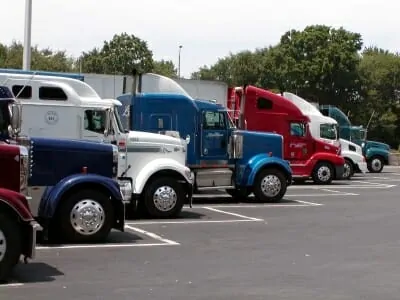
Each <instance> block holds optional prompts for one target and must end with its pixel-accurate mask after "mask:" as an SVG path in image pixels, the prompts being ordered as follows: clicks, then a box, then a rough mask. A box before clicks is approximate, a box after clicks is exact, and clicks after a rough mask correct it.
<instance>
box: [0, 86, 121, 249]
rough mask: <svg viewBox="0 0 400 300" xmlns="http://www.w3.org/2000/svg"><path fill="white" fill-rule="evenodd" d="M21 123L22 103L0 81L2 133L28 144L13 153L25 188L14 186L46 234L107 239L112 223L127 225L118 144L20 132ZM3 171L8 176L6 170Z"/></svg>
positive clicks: (65, 238) (12, 141)
mask: <svg viewBox="0 0 400 300" xmlns="http://www.w3.org/2000/svg"><path fill="white" fill-rule="evenodd" d="M50 120H53V121H54V119H50ZM21 123H22V109H21V104H20V103H18V102H17V101H16V100H15V98H14V95H13V94H12V92H11V90H10V89H9V88H8V87H6V86H0V139H1V140H2V141H4V142H6V143H9V144H10V145H20V146H24V147H25V148H26V149H27V151H24V152H21V155H20V156H19V157H16V158H15V159H18V160H19V163H20V164H21V165H22V166H23V170H24V172H21V173H20V180H21V185H22V186H23V187H24V189H23V190H21V189H20V187H19V186H17V185H16V184H14V186H13V187H12V190H13V191H15V192H22V193H23V194H24V195H26V197H27V199H28V201H29V202H28V203H29V207H30V209H31V211H32V213H33V215H34V217H35V219H36V220H37V221H38V223H39V224H40V225H41V226H42V227H43V233H44V235H43V236H44V238H45V239H47V238H52V237H54V238H57V239H61V240H63V241H68V242H95V241H104V240H105V239H106V238H107V236H108V234H109V232H110V231H111V229H112V228H115V229H117V230H120V231H124V223H125V213H124V205H123V202H122V200H123V197H122V194H121V191H120V188H119V184H118V181H117V172H118V147H117V146H115V145H111V144H101V143H96V142H89V141H77V140H66V139H59V138H57V139H55V138H54V139H50V138H42V137H29V136H24V135H20V132H21ZM105 132H109V127H108V126H106V128H105ZM25 148H21V149H25ZM100 162H101V163H100ZM26 170H27V171H26ZM2 176H3V179H4V180H6V179H7V176H8V173H7V172H3V175H2ZM25 187H27V188H25ZM10 188H11V187H10Z"/></svg>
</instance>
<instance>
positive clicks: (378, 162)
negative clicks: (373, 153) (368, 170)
mask: <svg viewBox="0 0 400 300" xmlns="http://www.w3.org/2000/svg"><path fill="white" fill-rule="evenodd" d="M371 166H372V169H373V170H374V171H379V170H380V169H381V167H382V162H381V160H380V159H378V158H374V159H373V160H372V162H371Z"/></svg>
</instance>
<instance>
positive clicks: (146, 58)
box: [81, 32, 153, 75]
mask: <svg viewBox="0 0 400 300" xmlns="http://www.w3.org/2000/svg"><path fill="white" fill-rule="evenodd" d="M81 61H82V69H83V71H84V72H87V73H103V74H104V73H108V74H121V75H131V74H132V71H133V69H137V70H138V71H139V72H151V71H152V70H153V52H152V51H151V50H150V49H149V48H148V45H147V42H146V41H144V40H142V39H140V38H138V37H136V36H135V35H133V34H131V35H129V34H127V33H126V32H123V33H121V34H115V35H114V36H113V38H112V39H111V40H110V41H104V44H103V47H102V48H101V49H98V48H94V49H92V50H91V51H89V52H84V53H83V54H82V60H81Z"/></svg>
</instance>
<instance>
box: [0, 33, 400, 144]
mask: <svg viewBox="0 0 400 300" xmlns="http://www.w3.org/2000/svg"><path fill="white" fill-rule="evenodd" d="M22 53H23V45H22V44H21V43H20V42H13V43H12V44H11V45H3V44H0V67H2V68H21V66H22ZM153 56H154V55H153V52H152V51H151V49H149V47H148V44H147V42H146V41H145V40H142V39H140V38H139V37H137V36H135V35H132V34H127V33H121V34H116V35H114V36H113V38H112V39H111V40H110V41H104V42H103V45H102V46H100V47H94V48H93V49H91V50H89V51H87V52H83V53H82V55H81V56H80V57H78V58H73V57H70V56H68V55H67V52H66V51H53V50H51V49H39V48H38V47H37V46H35V47H33V48H32V64H31V68H32V69H34V70H43V71H60V72H83V73H97V74H121V75H131V74H132V70H133V69H134V68H136V69H138V70H139V71H140V72H154V73H158V74H162V75H165V76H168V77H172V78H176V77H177V68H176V66H175V65H174V63H173V62H172V61H169V60H161V61H157V60H155V59H154V57H153ZM191 78H192V79H204V80H221V81H224V82H227V83H228V84H229V85H230V86H237V85H244V84H251V85H256V86H258V87H261V88H266V89H270V90H273V91H276V92H278V91H280V92H283V91H290V92H294V93H296V94H298V95H299V96H301V97H303V98H305V99H307V100H309V101H312V102H318V103H320V104H332V105H336V106H338V107H340V108H341V109H342V110H343V111H345V112H346V113H348V114H349V118H350V120H351V121H352V123H353V124H354V125H364V126H365V125H367V123H368V121H369V120H370V118H371V116H373V117H372V119H371V122H370V126H369V131H368V138H369V139H374V140H378V141H383V142H386V143H388V144H390V145H391V146H392V147H395V148H397V147H398V145H399V144H400V87H399V83H400V55H399V54H398V53H392V52H390V51H388V50H385V49H381V48H379V47H377V46H375V45H372V46H371V45H368V46H365V45H364V43H363V40H362V36H361V34H359V33H356V32H351V31H348V30H346V29H344V28H342V27H340V28H333V27H330V26H325V25H311V26H307V27H306V28H304V30H301V31H299V30H289V31H287V32H285V33H284V34H283V35H282V36H281V38H280V40H279V42H278V43H277V44H276V45H268V46H265V47H264V48H258V49H255V50H244V51H240V52H237V53H229V54H228V55H226V56H225V57H222V58H220V59H218V60H217V62H216V63H215V64H213V65H210V66H207V65H204V66H203V67H201V68H200V69H199V70H198V71H196V72H194V73H192V74H191Z"/></svg>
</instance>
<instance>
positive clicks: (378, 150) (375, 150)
mask: <svg viewBox="0 0 400 300" xmlns="http://www.w3.org/2000/svg"><path fill="white" fill-rule="evenodd" d="M375 155H379V156H382V157H383V158H384V159H385V163H388V161H389V151H387V150H386V149H383V148H377V147H370V148H367V151H365V158H366V159H367V160H368V159H370V158H371V157H372V156H375Z"/></svg>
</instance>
